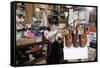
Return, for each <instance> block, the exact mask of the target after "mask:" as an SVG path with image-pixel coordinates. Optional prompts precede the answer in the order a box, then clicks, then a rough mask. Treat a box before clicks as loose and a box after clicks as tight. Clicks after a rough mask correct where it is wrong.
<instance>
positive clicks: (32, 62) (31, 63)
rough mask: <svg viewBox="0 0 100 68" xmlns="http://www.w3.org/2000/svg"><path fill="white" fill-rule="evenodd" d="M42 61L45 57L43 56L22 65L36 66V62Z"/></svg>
mask: <svg viewBox="0 0 100 68" xmlns="http://www.w3.org/2000/svg"><path fill="white" fill-rule="evenodd" d="M43 59H46V56H44V55H42V56H41V57H39V58H36V59H34V60H32V61H27V62H25V63H24V64H26V65H27V64H28V65H33V64H36V63H37V62H39V61H41V60H43Z"/></svg>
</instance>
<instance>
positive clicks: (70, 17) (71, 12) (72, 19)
mask: <svg viewBox="0 0 100 68" xmlns="http://www.w3.org/2000/svg"><path fill="white" fill-rule="evenodd" d="M73 15H74V13H73V9H69V18H68V24H69V26H71V25H72V26H74V25H73V24H74V23H73V22H74V17H73Z"/></svg>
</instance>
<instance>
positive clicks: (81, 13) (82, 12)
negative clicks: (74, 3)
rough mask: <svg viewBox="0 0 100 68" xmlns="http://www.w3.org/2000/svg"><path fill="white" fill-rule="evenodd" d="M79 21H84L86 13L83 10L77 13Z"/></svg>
mask: <svg viewBox="0 0 100 68" xmlns="http://www.w3.org/2000/svg"><path fill="white" fill-rule="evenodd" d="M79 20H86V11H85V10H80V11H79Z"/></svg>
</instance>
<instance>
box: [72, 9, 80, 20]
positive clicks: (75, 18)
mask: <svg viewBox="0 0 100 68" xmlns="http://www.w3.org/2000/svg"><path fill="white" fill-rule="evenodd" d="M78 13H79V12H78V11H74V14H73V15H74V20H77V19H78Z"/></svg>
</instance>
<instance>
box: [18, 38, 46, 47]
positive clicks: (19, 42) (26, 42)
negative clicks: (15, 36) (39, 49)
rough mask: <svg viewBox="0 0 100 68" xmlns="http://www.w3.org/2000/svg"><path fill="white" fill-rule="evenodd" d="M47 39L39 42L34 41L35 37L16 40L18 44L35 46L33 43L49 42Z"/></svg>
mask: <svg viewBox="0 0 100 68" xmlns="http://www.w3.org/2000/svg"><path fill="white" fill-rule="evenodd" d="M47 43H48V41H47V40H43V41H39V42H34V40H33V39H21V40H16V46H17V47H20V46H33V45H38V44H47Z"/></svg>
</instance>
